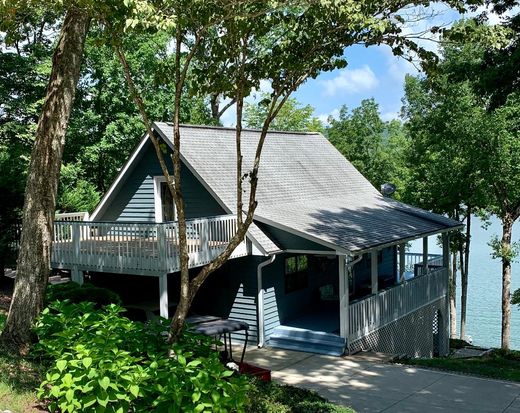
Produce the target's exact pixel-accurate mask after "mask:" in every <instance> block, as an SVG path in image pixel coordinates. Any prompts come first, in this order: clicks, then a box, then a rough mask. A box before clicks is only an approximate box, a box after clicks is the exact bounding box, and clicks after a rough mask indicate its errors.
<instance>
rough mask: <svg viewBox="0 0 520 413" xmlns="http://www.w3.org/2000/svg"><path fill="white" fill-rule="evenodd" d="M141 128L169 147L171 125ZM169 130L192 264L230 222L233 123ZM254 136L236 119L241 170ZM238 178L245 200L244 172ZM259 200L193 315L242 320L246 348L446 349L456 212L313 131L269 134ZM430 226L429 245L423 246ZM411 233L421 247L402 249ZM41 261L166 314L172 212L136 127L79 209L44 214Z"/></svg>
mask: <svg viewBox="0 0 520 413" xmlns="http://www.w3.org/2000/svg"><path fill="white" fill-rule="evenodd" d="M153 132H154V134H156V136H157V137H158V138H159V139H161V140H162V141H163V142H164V147H165V150H166V151H171V150H172V148H173V143H172V140H171V138H172V135H173V133H172V132H173V129H172V126H171V124H168V123H155V124H154V125H153ZM181 136H182V147H181V159H182V165H181V175H182V190H183V194H184V197H185V205H186V206H185V208H186V216H187V218H188V222H187V234H188V246H189V256H190V261H189V266H190V273H191V274H192V275H195V274H196V273H197V271H199V270H200V268H201V267H202V266H204V265H205V264H207V263H208V262H210V261H211V260H212V259H213V258H215V257H216V256H217V255H218V254H220V253H221V252H222V251H223V249H224V248H225V247H226V245H227V243H228V242H229V240H230V239H231V237H232V236H233V234H234V233H235V231H236V227H237V220H236V214H237V211H236V183H235V174H236V169H235V168H236V151H235V130H234V129H233V128H223V127H210V126H188V125H185V126H182V127H181ZM258 139H259V131H255V130H244V131H243V134H242V152H243V165H244V166H243V170H244V172H247V171H248V170H249V169H250V168H251V166H252V164H253V159H254V153H255V150H256V145H257V143H258ZM167 160H168V167H169V168H172V164H171V161H170V158H169V157H167ZM244 189H245V196H244V199H247V195H248V192H247V190H248V183H247V180H246V181H245V184H244ZM257 201H258V207H257V209H256V211H255V216H254V222H253V224H252V225H251V227H250V228H249V230H248V233H247V236H246V239H245V240H244V241H243V242H242V244H240V245H239V246H238V247H237V248H236V249H235V251H234V252H233V254H232V256H231V258H230V259H229V260H228V262H227V263H226V264H225V265H224V266H223V267H221V268H220V269H219V270H218V271H216V272H215V273H213V274H212V275H211V276H210V277H209V279H208V280H207V282H206V283H205V284H204V285H203V286H202V288H201V289H200V291H199V293H198V294H197V296H196V298H195V301H194V303H193V306H192V312H193V314H198V315H212V316H218V317H225V318H230V319H236V320H242V321H246V322H247V323H249V325H250V336H249V337H250V340H254V342H256V344H257V345H258V346H265V345H268V346H272V347H277V348H284V349H293V350H301V351H310V352H316V353H321V354H329V355H342V354H344V353H352V352H356V351H360V350H375V351H381V352H389V353H396V354H407V355H409V356H411V357H428V356H432V355H434V354H446V353H447V352H448V319H449V306H448V299H447V294H448V265H449V260H448V257H449V255H448V254H449V252H448V245H449V243H448V241H449V239H448V237H449V232H450V231H453V230H455V229H458V228H460V226H461V225H460V223H459V222H457V221H453V220H450V219H448V218H446V217H443V216H440V215H436V214H432V213H429V212H427V211H424V210H421V209H418V208H415V207H412V206H409V205H406V204H403V203H400V202H397V201H395V200H393V199H391V198H388V197H384V196H383V195H382V194H381V193H380V192H379V191H378V190H377V189H376V188H374V187H373V186H372V185H371V184H370V183H369V182H368V181H367V180H366V179H365V178H364V177H363V176H362V175H361V174H360V173H359V172H358V171H357V170H356V169H355V168H354V167H353V166H352V164H351V163H350V162H348V160H346V159H345V158H344V157H343V156H342V155H341V154H340V153H339V152H338V151H337V150H336V149H335V148H334V147H333V146H332V145H331V144H330V142H329V141H328V140H327V139H326V138H325V137H324V136H323V135H321V134H319V133H292V132H274V131H273V132H269V133H268V136H267V138H266V141H265V146H264V150H263V154H262V160H261V166H260V171H259V183H258V191H257ZM436 236H439V239H440V240H441V242H442V246H443V253H442V254H441V255H432V254H429V252H428V238H429V237H436ZM416 239H422V240H423V242H422V245H423V248H422V251H419V252H416V253H410V252H408V251H407V243H408V242H409V241H412V240H416ZM52 266H53V267H54V268H59V269H67V270H70V271H71V275H72V279H73V280H74V281H76V282H79V283H82V282H83V279H84V277H85V276H87V277H89V278H90V280H91V281H92V282H93V283H96V284H99V285H104V286H109V287H110V288H113V289H115V290H116V291H118V292H119V293H120V294H121V296H122V297H123V300H124V301H125V302H130V303H136V304H138V303H143V302H147V303H151V305H152V306H153V305H155V307H156V309H157V311H158V312H159V313H160V315H161V316H163V317H168V316H169V315H170V316H171V315H172V314H171V312H172V311H173V310H174V308H175V304H176V302H177V299H178V296H179V251H178V224H177V222H176V211H175V207H174V203H173V199H172V197H171V195H170V193H169V191H168V189H167V187H166V183H165V180H164V177H163V176H162V173H161V170H160V167H159V163H158V161H157V159H156V155H155V152H154V149H153V146H152V144H151V142H150V139H149V137H148V136H147V135H145V136H144V137H143V139H142V140H141V142H140V143H139V145H138V146H137V148H136V149H135V150H134V152H133V154H132V155H131V156H130V158H129V159H128V161H127V163H126V164H125V165H124V167H123V168H122V169H121V171H120V173H119V175H118V176H117V178H116V179H115V181H114V182H113V184H112V185H111V187H110V188H109V190H108V192H107V193H106V194H105V196H104V197H103V199H102V200H101V202H100V203H99V205H98V206H97V208H96V209H95V211H94V212H93V213H92V215H91V216H87V217H84V216H79V215H74V214H72V215H68V216H65V217H62V220H57V221H55V231H54V244H53V251H52ZM237 338H239V337H237ZM250 342H251V341H250Z"/></svg>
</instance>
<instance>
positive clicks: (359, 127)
mask: <svg viewBox="0 0 520 413" xmlns="http://www.w3.org/2000/svg"><path fill="white" fill-rule="evenodd" d="M327 134H328V137H329V140H330V142H331V143H332V144H333V145H334V146H335V147H336V148H337V149H338V150H339V151H340V152H341V153H342V154H343V155H344V156H345V157H346V158H347V159H348V160H349V161H350V162H351V163H352V164H353V165H354V166H355V167H356V168H357V169H358V170H359V171H360V172H361V173H362V174H363V175H364V176H365V177H366V178H367V179H368V180H369V181H370V182H371V183H372V184H373V185H374V186H375V187H376V188H378V189H379V188H380V186H381V185H382V184H383V183H385V182H390V183H393V184H395V185H396V187H397V190H398V194H400V193H401V192H402V190H403V189H404V182H405V181H406V176H407V169H406V164H405V159H406V157H405V156H406V154H407V148H408V140H407V137H406V135H405V134H404V133H403V130H402V126H401V124H400V122H399V121H397V120H393V121H391V122H384V121H383V120H382V119H381V117H380V115H379V105H378V104H377V103H376V101H375V100H374V99H365V100H363V101H362V102H361V105H360V106H359V107H357V108H354V109H353V110H352V111H351V112H350V111H349V110H348V109H347V107H346V106H343V107H342V108H341V109H340V114H339V119H332V118H331V119H330V127H329V128H328V129H327Z"/></svg>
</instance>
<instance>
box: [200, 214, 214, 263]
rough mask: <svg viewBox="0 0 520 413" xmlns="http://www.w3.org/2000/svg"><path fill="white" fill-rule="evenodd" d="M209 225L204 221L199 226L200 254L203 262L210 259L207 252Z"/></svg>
mask: <svg viewBox="0 0 520 413" xmlns="http://www.w3.org/2000/svg"><path fill="white" fill-rule="evenodd" d="M209 224H210V223H209V221H208V220H205V221H203V222H202V223H201V225H200V234H199V236H200V249H201V251H200V253H201V255H202V260H203V261H204V262H206V261H210V260H211V258H212V257H211V256H210V251H209Z"/></svg>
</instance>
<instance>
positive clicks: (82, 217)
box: [54, 211, 90, 222]
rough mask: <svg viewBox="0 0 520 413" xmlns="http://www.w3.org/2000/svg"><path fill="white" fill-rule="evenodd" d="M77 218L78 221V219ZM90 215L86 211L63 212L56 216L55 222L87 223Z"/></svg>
mask: <svg viewBox="0 0 520 413" xmlns="http://www.w3.org/2000/svg"><path fill="white" fill-rule="evenodd" d="M76 218H77V219H76ZM89 218H90V215H89V213H88V212H86V211H82V212H63V213H59V214H55V215H54V221H58V222H62V221H87V220H88V219H89Z"/></svg>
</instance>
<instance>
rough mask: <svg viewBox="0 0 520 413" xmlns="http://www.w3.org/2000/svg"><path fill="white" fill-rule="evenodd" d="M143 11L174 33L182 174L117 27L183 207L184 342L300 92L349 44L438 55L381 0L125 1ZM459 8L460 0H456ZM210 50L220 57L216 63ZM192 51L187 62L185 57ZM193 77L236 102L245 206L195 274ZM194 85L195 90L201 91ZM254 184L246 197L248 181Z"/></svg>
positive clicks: (135, 21) (395, 6) (176, 325)
mask: <svg viewBox="0 0 520 413" xmlns="http://www.w3.org/2000/svg"><path fill="white" fill-rule="evenodd" d="M125 4H127V5H128V4H130V5H132V6H133V7H134V9H135V10H136V12H137V13H136V15H135V16H134V17H132V18H129V19H128V20H127V24H126V28H127V29H129V28H140V27H144V28H145V29H146V30H151V29H152V28H154V29H157V28H159V29H164V30H171V31H172V33H173V35H174V37H175V41H174V50H175V53H174V55H175V61H174V63H173V76H174V79H175V97H174V101H173V114H172V121H173V136H172V141H173V146H174V150H173V154H172V163H173V165H174V170H173V174H172V173H170V171H169V170H168V169H167V167H166V163H165V160H164V154H163V153H162V151H161V148H160V145H159V142H158V141H157V139H156V138H155V137H154V134H153V132H152V128H151V122H150V120H149V116H148V113H147V108H146V105H145V102H144V101H143V100H142V98H141V97H140V93H139V90H138V89H137V88H136V87H135V82H134V81H133V75H132V72H131V70H130V68H129V66H128V64H127V62H126V58H125V53H124V50H123V48H122V47H121V45H120V44H119V42H118V39H120V38H121V36H122V35H121V34H120V32H119V31H118V30H117V28H116V27H109V30H110V31H111V32H112V33H114V36H113V40H114V45H115V48H116V52H117V54H118V56H119V58H120V61H121V64H122V66H123V68H124V71H125V75H126V79H127V83H128V85H129V89H130V93H131V94H132V96H133V97H134V100H135V102H136V104H137V106H138V107H139V110H140V113H141V115H142V117H143V121H144V123H145V126H146V127H147V131H148V134H149V136H150V139H151V141H152V143H153V145H154V147H155V150H156V153H157V156H158V159H159V163H160V164H161V167H162V170H163V173H164V175H165V178H166V182H167V183H168V186H169V189H170V191H171V193H172V195H173V197H174V200H175V205H176V209H177V213H178V225H179V249H180V273H181V275H180V299H179V305H178V306H177V310H176V312H175V315H174V317H173V320H172V325H171V334H170V340H172V341H174V340H176V339H177V338H178V336H179V334H180V332H181V328H182V326H183V324H184V320H185V317H186V314H187V312H188V310H189V307H190V305H191V302H192V301H193V298H194V296H195V294H196V293H197V291H198V289H199V288H200V286H201V285H202V284H203V283H204V281H205V280H206V279H207V277H208V276H209V275H210V274H211V273H212V272H213V271H215V270H216V269H218V268H219V267H220V266H222V265H223V263H224V262H225V261H226V260H227V259H228V258H229V256H230V255H231V253H232V251H233V250H234V249H235V248H236V247H237V246H238V244H239V243H240V242H241V241H242V240H243V239H244V237H245V234H246V232H247V229H248V227H249V225H250V224H251V222H252V221H253V217H254V211H255V208H256V205H257V202H256V188H257V184H258V177H257V176H258V170H259V166H260V159H261V153H262V148H263V144H264V142H265V139H266V137H267V132H268V130H269V127H270V124H271V123H272V122H273V120H274V119H275V118H276V116H277V114H278V113H279V111H280V110H281V108H282V107H283V106H284V104H285V103H286V101H287V100H288V99H289V97H290V95H291V93H292V92H293V91H294V90H296V89H297V88H298V87H299V86H300V85H301V84H302V83H303V82H304V81H305V80H306V79H308V78H309V77H316V76H317V75H318V74H319V73H320V71H323V70H332V69H334V68H338V67H344V66H345V64H346V62H345V59H344V56H343V53H344V49H345V47H348V46H351V45H353V44H358V43H364V44H366V45H372V44H380V43H387V44H389V45H390V46H392V48H393V50H394V52H395V53H396V54H403V53H404V51H405V50H410V49H411V50H412V51H413V52H415V53H417V54H418V55H419V57H421V58H431V57H432V55H431V53H428V52H426V51H425V50H423V49H421V48H420V47H418V46H417V45H416V44H415V43H414V42H413V41H411V40H410V39H408V38H406V36H403V34H402V27H401V25H402V23H403V20H404V18H403V16H402V15H400V14H399V12H400V11H401V10H402V9H403V8H406V6H411V5H415V4H416V3H415V2H413V1H409V2H407V1H404V2H402V1H396V2H393V1H392V2H390V3H381V2H375V1H369V0H367V1H353V0H352V1H350V0H349V1H344V2H339V3H337V2H329V1H317V2H316V1H309V2H294V3H293V2H292V1H287V2H270V1H265V2H264V1H254V2H237V1H232V0H230V1H219V2H213V1H207V0H206V1H190V2H185V1H164V2H160V3H153V4H152V3H148V2H146V1H145V0H126V2H125ZM453 4H454V5H457V6H460V5H461V3H460V2H453ZM208 55H210V56H211V59H207V56H208ZM181 56H184V59H183V60H182V59H181ZM189 72H191V73H192V75H194V78H193V80H192V83H191V85H192V87H193V86H195V90H196V91H197V92H199V93H203V94H209V95H210V96H214V95H217V96H221V97H222V98H227V99H230V100H234V101H235V102H236V160H237V163H236V189H237V191H236V208H235V213H236V214H237V225H238V230H237V232H236V234H235V235H234V236H233V238H232V240H231V241H230V243H229V245H228V246H227V248H226V249H225V251H223V252H222V253H221V254H220V255H219V256H218V257H217V258H216V259H215V260H213V261H212V262H211V263H209V264H208V265H206V266H205V267H203V268H202V269H201V270H200V271H199V273H198V274H197V275H195V276H194V277H193V278H190V276H189V272H188V253H187V243H186V219H185V210H184V201H183V194H182V182H181V175H180V168H181V161H180V159H181V158H180V153H181V142H182V136H181V130H180V127H179V108H180V102H181V98H182V96H183V93H184V91H185V86H186V81H187V75H188V73H189ZM260 80H268V81H270V83H271V85H272V89H273V91H272V93H271V94H270V96H269V100H268V101H266V102H265V105H266V107H267V110H266V112H265V119H264V121H263V122H262V126H261V128H260V129H261V130H260V133H259V141H258V145H257V149H256V154H255V158H254V162H253V165H247V168H248V169H247V171H245V173H244V171H243V165H242V153H241V132H242V123H243V109H244V99H245V97H247V96H248V95H249V94H250V93H251V91H252V89H253V88H256V89H258V86H259V83H260ZM195 90H192V93H193V92H194V91H195ZM245 179H248V180H249V188H248V189H249V193H247V192H246V196H245V197H246V198H247V202H246V203H244V199H243V198H244V195H243V192H244V191H243V181H244V180H245Z"/></svg>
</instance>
